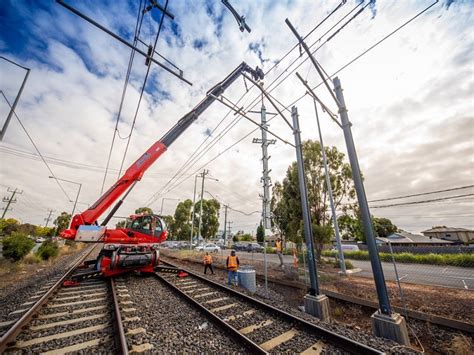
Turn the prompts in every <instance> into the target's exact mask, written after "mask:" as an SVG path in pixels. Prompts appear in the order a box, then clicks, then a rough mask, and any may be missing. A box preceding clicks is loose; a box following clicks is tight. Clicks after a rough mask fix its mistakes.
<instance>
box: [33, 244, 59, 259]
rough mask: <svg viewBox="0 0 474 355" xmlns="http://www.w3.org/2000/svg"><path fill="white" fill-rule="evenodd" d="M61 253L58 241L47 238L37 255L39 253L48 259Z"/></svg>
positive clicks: (42, 257) (41, 256)
mask: <svg viewBox="0 0 474 355" xmlns="http://www.w3.org/2000/svg"><path fill="white" fill-rule="evenodd" d="M58 254H59V248H58V243H56V242H53V241H51V240H46V241H45V242H43V244H41V246H40V247H39V249H38V251H37V252H36V255H38V256H39V257H40V258H41V259H43V260H48V259H49V258H54V257H55V256H57V255H58Z"/></svg>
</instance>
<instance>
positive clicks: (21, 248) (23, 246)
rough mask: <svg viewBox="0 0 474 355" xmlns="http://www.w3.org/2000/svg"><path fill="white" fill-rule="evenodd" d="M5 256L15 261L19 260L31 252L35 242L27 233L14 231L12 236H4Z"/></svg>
mask: <svg viewBox="0 0 474 355" xmlns="http://www.w3.org/2000/svg"><path fill="white" fill-rule="evenodd" d="M2 244H3V251H2V253H3V256H4V257H5V258H7V259H10V260H13V261H19V260H21V259H23V257H24V256H25V255H26V254H28V253H29V252H30V250H31V249H33V247H34V246H35V242H34V241H32V240H31V239H30V238H28V237H27V236H26V234H23V233H18V232H12V233H11V235H10V236H8V237H5V238H3V241H2Z"/></svg>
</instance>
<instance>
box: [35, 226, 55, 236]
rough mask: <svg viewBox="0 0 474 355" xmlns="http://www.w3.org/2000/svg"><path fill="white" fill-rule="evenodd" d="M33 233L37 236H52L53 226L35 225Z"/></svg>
mask: <svg viewBox="0 0 474 355" xmlns="http://www.w3.org/2000/svg"><path fill="white" fill-rule="evenodd" d="M35 235H37V236H39V237H52V236H53V235H54V228H50V227H41V226H37V227H36V229H35Z"/></svg>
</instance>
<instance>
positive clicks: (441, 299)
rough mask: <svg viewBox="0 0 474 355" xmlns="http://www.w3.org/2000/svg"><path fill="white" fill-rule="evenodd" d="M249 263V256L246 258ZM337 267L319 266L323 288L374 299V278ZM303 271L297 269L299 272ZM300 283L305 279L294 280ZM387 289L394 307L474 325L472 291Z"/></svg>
mask: <svg viewBox="0 0 474 355" xmlns="http://www.w3.org/2000/svg"><path fill="white" fill-rule="evenodd" d="M162 255H163V256H170V257H175V258H180V259H183V260H189V261H193V262H202V260H201V259H202V255H201V254H198V253H196V252H190V251H180V250H162ZM213 258H214V264H215V265H216V266H221V267H224V265H225V260H224V259H223V258H221V257H220V256H214V257H213ZM245 261H246V263H248V262H249V260H248V259H246V260H245ZM252 264H253V266H254V267H255V269H256V271H257V274H260V275H263V269H264V266H263V263H262V262H258V261H254V262H253V263H252ZM269 265H270V266H269V267H268V276H269V278H274V279H278V280H286V281H289V282H290V283H291V281H294V280H291V277H288V275H286V274H285V273H284V272H283V271H282V270H281V269H280V268H278V267H277V266H276V264H269ZM338 271H339V269H336V268H334V267H332V266H330V265H329V264H327V265H322V267H320V278H319V280H320V286H321V288H322V289H323V290H330V291H334V292H339V293H342V294H345V295H350V296H353V297H359V298H362V299H366V300H370V301H374V302H377V294H376V291H375V284H374V281H373V279H368V278H364V277H357V276H355V275H350V276H348V277H341V276H339V275H338ZM302 272H303V271H301V270H300V274H301V273H302ZM297 283H299V284H300V286H301V285H304V281H302V280H301V279H300V281H298V282H295V284H297ZM387 288H388V291H389V295H390V301H391V303H392V305H393V306H397V307H401V308H403V307H406V308H407V309H410V310H414V311H419V312H424V313H429V314H433V315H438V316H442V317H447V318H452V319H456V320H460V321H463V322H467V323H472V324H474V312H473V311H472V310H474V291H470V290H462V289H452V288H445V287H436V286H426V285H416V284H409V283H402V291H403V300H404V302H403V303H402V302H401V300H400V293H399V290H398V285H397V283H396V282H394V281H387Z"/></svg>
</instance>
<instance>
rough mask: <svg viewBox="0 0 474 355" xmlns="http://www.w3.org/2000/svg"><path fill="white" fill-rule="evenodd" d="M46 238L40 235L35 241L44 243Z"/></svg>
mask: <svg viewBox="0 0 474 355" xmlns="http://www.w3.org/2000/svg"><path fill="white" fill-rule="evenodd" d="M45 240H46V239H44V238H42V237H39V238H36V240H35V242H36V243H43V242H44V241H45Z"/></svg>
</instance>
